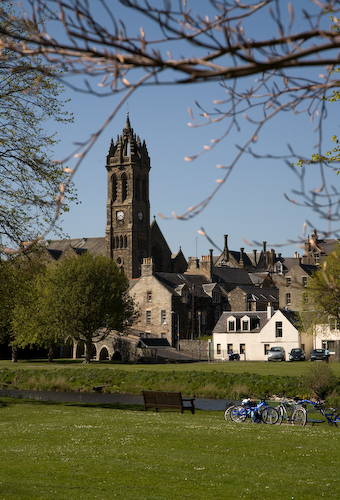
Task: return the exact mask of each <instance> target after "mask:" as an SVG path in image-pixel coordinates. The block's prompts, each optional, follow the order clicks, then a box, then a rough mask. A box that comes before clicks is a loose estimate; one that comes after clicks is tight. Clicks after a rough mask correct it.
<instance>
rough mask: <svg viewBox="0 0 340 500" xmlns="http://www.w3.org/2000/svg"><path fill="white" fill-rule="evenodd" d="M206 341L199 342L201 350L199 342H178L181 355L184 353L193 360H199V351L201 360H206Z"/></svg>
mask: <svg viewBox="0 0 340 500" xmlns="http://www.w3.org/2000/svg"><path fill="white" fill-rule="evenodd" d="M208 345H209V343H208V341H207V340H201V348H200V342H199V340H183V339H181V340H180V346H181V349H180V351H181V353H185V354H187V355H188V356H191V357H193V358H195V359H199V357H200V351H201V359H202V360H203V359H204V360H206V359H208Z"/></svg>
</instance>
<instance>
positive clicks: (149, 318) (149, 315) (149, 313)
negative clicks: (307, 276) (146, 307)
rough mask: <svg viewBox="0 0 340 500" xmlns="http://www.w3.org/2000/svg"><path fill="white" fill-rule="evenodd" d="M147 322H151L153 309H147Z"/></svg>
mask: <svg viewBox="0 0 340 500" xmlns="http://www.w3.org/2000/svg"><path fill="white" fill-rule="evenodd" d="M146 322H147V323H148V324H150V323H151V311H146Z"/></svg>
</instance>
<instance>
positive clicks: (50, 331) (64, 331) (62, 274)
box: [13, 253, 136, 362]
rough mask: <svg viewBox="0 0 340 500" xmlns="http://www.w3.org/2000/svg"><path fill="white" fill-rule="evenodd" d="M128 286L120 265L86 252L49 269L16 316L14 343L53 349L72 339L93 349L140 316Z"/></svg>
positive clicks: (89, 349) (86, 353)
mask: <svg viewBox="0 0 340 500" xmlns="http://www.w3.org/2000/svg"><path fill="white" fill-rule="evenodd" d="M128 286H129V282H128V279H127V278H126V276H125V275H124V274H123V273H122V272H121V271H120V270H119V269H118V268H117V266H116V264H115V263H114V262H113V261H112V260H111V259H108V258H106V257H104V256H101V255H99V256H93V255H91V254H89V253H85V254H83V255H81V256H79V257H72V258H69V259H65V260H64V261H62V262H60V263H57V264H56V263H52V264H50V265H48V266H47V268H46V272H45V273H43V274H41V275H40V276H39V277H38V278H37V280H36V282H35V285H34V290H33V292H32V294H31V300H30V301H29V303H26V304H23V305H21V304H20V305H19V306H18V307H17V308H16V311H15V317H14V320H13V329H14V331H15V344H16V345H17V346H21V347H22V346H24V345H27V344H28V343H29V344H34V345H40V346H44V347H51V346H52V345H53V344H56V343H58V342H59V343H60V342H61V341H65V340H67V338H68V337H72V338H73V339H75V340H78V341H83V342H84V343H85V347H86V352H85V360H86V362H90V352H91V344H92V343H93V342H98V341H100V340H103V339H104V338H105V337H106V336H107V335H108V334H109V332H110V330H118V331H119V332H123V331H124V329H125V328H126V327H127V326H128V325H130V324H131V323H132V322H133V320H134V319H135V317H136V312H135V310H134V305H133V302H132V299H131V298H130V297H129V296H128V294H127V291H128Z"/></svg>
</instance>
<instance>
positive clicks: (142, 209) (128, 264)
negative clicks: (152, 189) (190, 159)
mask: <svg viewBox="0 0 340 500" xmlns="http://www.w3.org/2000/svg"><path fill="white" fill-rule="evenodd" d="M106 169H107V175H108V183H107V185H108V196H107V205H106V206H107V224H106V231H105V244H106V255H107V256H108V257H110V258H111V259H114V261H115V262H116V263H117V265H118V266H119V267H122V268H123V269H124V272H125V274H126V275H127V277H128V278H129V279H131V278H138V277H139V276H140V272H141V264H142V262H143V258H145V257H149V256H150V255H151V239H150V201H149V171H150V158H149V155H148V150H147V148H146V145H145V141H143V143H142V142H141V140H140V138H139V137H136V134H134V132H133V129H132V128H131V125H130V119H129V115H128V116H127V120H126V125H125V128H124V130H123V134H122V135H121V136H118V137H117V141H116V143H114V142H113V140H111V145H110V149H109V154H108V156H107V157H106Z"/></svg>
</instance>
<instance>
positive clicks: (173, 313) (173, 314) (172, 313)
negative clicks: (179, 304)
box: [171, 311, 179, 350]
mask: <svg viewBox="0 0 340 500" xmlns="http://www.w3.org/2000/svg"><path fill="white" fill-rule="evenodd" d="M175 314H176V315H177V335H176V336H177V349H178V350H179V313H178V312H177V313H176V312H175V311H171V316H172V317H173V318H174V317H175ZM172 330H173V333H174V334H175V331H176V329H175V328H172Z"/></svg>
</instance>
